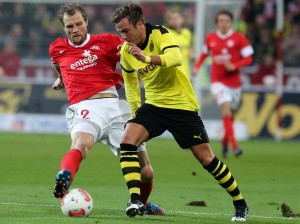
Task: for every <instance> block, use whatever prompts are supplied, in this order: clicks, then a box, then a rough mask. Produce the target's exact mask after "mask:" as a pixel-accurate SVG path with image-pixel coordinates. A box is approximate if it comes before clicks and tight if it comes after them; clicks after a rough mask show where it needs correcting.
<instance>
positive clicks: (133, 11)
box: [112, 3, 145, 26]
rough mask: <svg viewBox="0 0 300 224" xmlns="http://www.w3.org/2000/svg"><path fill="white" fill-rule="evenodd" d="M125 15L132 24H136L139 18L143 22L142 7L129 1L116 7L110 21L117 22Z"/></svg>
mask: <svg viewBox="0 0 300 224" xmlns="http://www.w3.org/2000/svg"><path fill="white" fill-rule="evenodd" d="M126 17H127V18H128V21H129V23H131V24H132V25H133V26H136V24H137V22H138V21H140V20H141V21H142V22H143V23H145V19H144V14H143V9H142V7H141V6H139V5H138V4H134V3H130V4H127V5H123V6H121V7H119V8H117V9H116V10H115V11H114V13H113V14H112V22H113V23H118V22H120V20H122V19H123V18H126Z"/></svg>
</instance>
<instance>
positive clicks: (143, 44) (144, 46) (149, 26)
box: [139, 23, 153, 50]
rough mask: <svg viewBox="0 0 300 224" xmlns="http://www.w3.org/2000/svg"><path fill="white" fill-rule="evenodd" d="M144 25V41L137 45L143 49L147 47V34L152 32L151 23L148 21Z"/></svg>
mask: <svg viewBox="0 0 300 224" xmlns="http://www.w3.org/2000/svg"><path fill="white" fill-rule="evenodd" d="M145 26H146V39H145V41H144V43H142V44H141V45H139V48H140V49H141V50H144V49H145V48H146V47H147V45H148V41H149V36H150V34H151V33H152V29H153V25H151V24H150V23H146V24H145Z"/></svg>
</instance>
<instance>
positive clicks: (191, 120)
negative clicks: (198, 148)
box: [128, 103, 209, 149]
mask: <svg viewBox="0 0 300 224" xmlns="http://www.w3.org/2000/svg"><path fill="white" fill-rule="evenodd" d="M128 123H137V124H141V125H143V126H144V127H145V128H146V129H147V131H148V132H149V139H151V138H154V137H157V136H160V135H161V134H162V133H164V132H165V131H166V130H168V131H169V132H170V133H171V134H172V135H173V136H174V138H175V140H176V141H177V143H178V144H179V146H180V147H181V148H183V149H186V148H190V147H191V146H194V145H198V144H202V143H209V138H208V136H207V133H206V130H205V127H204V125H203V122H202V120H201V118H200V116H199V115H198V113H197V112H193V111H188V110H179V109H168V108H161V107H156V106H153V105H151V104H146V103H144V104H143V105H142V106H141V107H140V108H139V109H138V110H137V111H136V114H135V117H134V118H133V119H131V120H129V121H128ZM149 139H148V140H149Z"/></svg>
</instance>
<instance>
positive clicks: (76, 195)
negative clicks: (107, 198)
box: [60, 188, 94, 217]
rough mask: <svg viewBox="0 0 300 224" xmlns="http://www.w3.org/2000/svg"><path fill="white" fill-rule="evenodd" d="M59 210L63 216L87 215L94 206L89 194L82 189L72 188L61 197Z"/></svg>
mask: <svg viewBox="0 0 300 224" xmlns="http://www.w3.org/2000/svg"><path fill="white" fill-rule="evenodd" d="M60 207H61V210H62V212H63V214H64V215H65V216H71V217H88V216H89V215H90V214H91V212H92V210H93V207H94V203H93V199H92V197H91V195H90V194H89V193H88V192H87V191H85V190H82V189H78V188H76V189H72V190H70V191H69V192H68V193H67V194H65V196H64V197H63V198H62V199H61V204H60Z"/></svg>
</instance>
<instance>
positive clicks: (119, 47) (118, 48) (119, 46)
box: [117, 42, 125, 57]
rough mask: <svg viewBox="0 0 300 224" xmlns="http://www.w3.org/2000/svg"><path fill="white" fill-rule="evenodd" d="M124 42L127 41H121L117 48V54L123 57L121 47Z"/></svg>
mask: <svg viewBox="0 0 300 224" xmlns="http://www.w3.org/2000/svg"><path fill="white" fill-rule="evenodd" d="M124 43H125V42H123V43H121V44H120V45H118V46H117V50H118V53H117V55H118V56H119V57H121V54H120V51H121V48H122V46H123V44H124Z"/></svg>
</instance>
